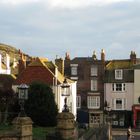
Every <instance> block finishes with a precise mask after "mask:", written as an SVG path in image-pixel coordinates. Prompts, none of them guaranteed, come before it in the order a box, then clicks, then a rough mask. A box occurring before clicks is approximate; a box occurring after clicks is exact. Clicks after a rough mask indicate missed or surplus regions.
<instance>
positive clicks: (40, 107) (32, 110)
mask: <svg viewBox="0 0 140 140" xmlns="http://www.w3.org/2000/svg"><path fill="white" fill-rule="evenodd" d="M25 110H26V113H27V115H28V116H29V117H31V118H32V120H33V122H34V124H35V125H39V126H55V125H56V116H57V112H58V110H57V105H56V103H55V100H54V95H53V93H52V89H51V88H50V87H49V86H48V85H46V84H44V83H39V82H34V83H32V84H31V85H30V88H29V95H28V100H27V101H26V104H25Z"/></svg>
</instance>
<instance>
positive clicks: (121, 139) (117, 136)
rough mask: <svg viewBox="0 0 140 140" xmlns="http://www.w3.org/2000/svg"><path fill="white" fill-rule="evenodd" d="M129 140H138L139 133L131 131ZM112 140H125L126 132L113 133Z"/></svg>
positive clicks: (139, 138)
mask: <svg viewBox="0 0 140 140" xmlns="http://www.w3.org/2000/svg"><path fill="white" fill-rule="evenodd" d="M132 135H133V138H131V140H140V131H137V132H134V131H132ZM113 140H127V135H126V130H119V131H118V130H117V131H113Z"/></svg>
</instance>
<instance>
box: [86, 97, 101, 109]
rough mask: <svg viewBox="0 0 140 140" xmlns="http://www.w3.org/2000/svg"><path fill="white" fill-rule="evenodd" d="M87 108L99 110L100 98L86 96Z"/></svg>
mask: <svg viewBox="0 0 140 140" xmlns="http://www.w3.org/2000/svg"><path fill="white" fill-rule="evenodd" d="M87 106H88V108H89V109H99V108H100V96H90V95H89V96H88V97H87Z"/></svg>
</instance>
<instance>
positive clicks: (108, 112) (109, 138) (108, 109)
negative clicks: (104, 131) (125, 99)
mask: <svg viewBox="0 0 140 140" xmlns="http://www.w3.org/2000/svg"><path fill="white" fill-rule="evenodd" d="M105 110H106V112H107V124H108V140H112V127H111V116H110V112H111V107H110V106H109V103H107V106H106V107H105Z"/></svg>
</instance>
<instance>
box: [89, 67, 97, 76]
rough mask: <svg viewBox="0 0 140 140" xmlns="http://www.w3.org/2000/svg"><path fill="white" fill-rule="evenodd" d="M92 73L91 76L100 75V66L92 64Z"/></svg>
mask: <svg viewBox="0 0 140 140" xmlns="http://www.w3.org/2000/svg"><path fill="white" fill-rule="evenodd" d="M90 75H91V76H98V67H97V65H92V66H91V68H90Z"/></svg>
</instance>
